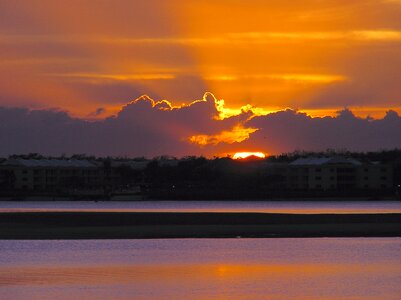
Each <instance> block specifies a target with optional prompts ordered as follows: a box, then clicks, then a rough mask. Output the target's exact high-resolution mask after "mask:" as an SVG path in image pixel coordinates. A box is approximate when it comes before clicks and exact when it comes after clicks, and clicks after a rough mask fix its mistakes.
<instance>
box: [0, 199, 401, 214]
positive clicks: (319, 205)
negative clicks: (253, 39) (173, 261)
mask: <svg viewBox="0 0 401 300" xmlns="http://www.w3.org/2000/svg"><path fill="white" fill-rule="evenodd" d="M13 211H16V212H21V211H126V212H129V211H132V212H143V211H153V212H155V211H164V212H173V211H174V212H272V213H303V214H305V213H401V201H345V200H342V201H336V200H330V201H301V200H298V201H121V202H118V201H99V202H94V201H19V202H17V201H0V212H13Z"/></svg>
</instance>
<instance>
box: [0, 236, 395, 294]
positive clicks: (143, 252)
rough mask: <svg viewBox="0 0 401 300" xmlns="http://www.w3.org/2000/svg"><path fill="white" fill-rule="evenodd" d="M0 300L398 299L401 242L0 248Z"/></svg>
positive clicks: (22, 244) (3, 244) (25, 244)
mask: <svg viewBox="0 0 401 300" xmlns="http://www.w3.org/2000/svg"><path fill="white" fill-rule="evenodd" d="M0 249H1V250H0V298H1V299H234V300H236V299H353V300H355V299H390V300H391V299H400V298H401V239H400V238H358V239H337V238H336V239H325V238H323V239H322V238H319V239H202V240H197V239H189V240H187V239H186V240H180V239H171V240H102V241H99V240H90V241H89V240H87V241H0Z"/></svg>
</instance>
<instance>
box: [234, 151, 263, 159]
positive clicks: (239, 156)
mask: <svg viewBox="0 0 401 300" xmlns="http://www.w3.org/2000/svg"><path fill="white" fill-rule="evenodd" d="M248 157H257V158H265V157H266V155H265V154H264V153H263V152H237V153H235V154H234V156H233V159H245V158H248Z"/></svg>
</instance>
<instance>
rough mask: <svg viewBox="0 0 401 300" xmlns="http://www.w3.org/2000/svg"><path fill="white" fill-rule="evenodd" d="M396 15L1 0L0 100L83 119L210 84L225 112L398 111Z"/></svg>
mask: <svg viewBox="0 0 401 300" xmlns="http://www.w3.org/2000/svg"><path fill="white" fill-rule="evenodd" d="M400 20H401V2H400V1H396V0H375V1H373V0H363V1H349V0H348V1H346V0H335V1H334V0H327V1H318V0H306V1H286V0H280V1H279V0H273V1H262V0H254V1H246V2H244V1H239V0H230V1H229V0H220V1H194V0H185V1H184V0H171V1H161V0H151V1H128V0H120V1H111V0H98V1H78V0H70V1H61V0H29V1H28V0H3V1H1V3H0V105H2V106H19V107H30V108H58V109H62V110H68V111H70V112H71V113H72V114H73V115H75V116H80V117H85V118H91V117H105V116H107V115H110V114H113V113H115V112H116V111H118V110H119V108H120V107H121V106H122V105H124V104H126V103H127V102H129V101H130V100H132V99H135V98H137V97H138V96H140V95H142V94H148V95H150V96H151V97H152V98H153V99H157V100H161V99H168V100H169V101H170V102H172V103H173V104H175V105H180V104H182V103H190V102H192V101H193V100H195V99H200V98H201V97H202V95H203V93H204V92H205V91H210V92H213V93H214V94H215V95H216V97H217V98H218V99H225V103H226V108H231V109H239V108H240V107H241V106H244V105H247V104H248V105H252V106H255V107H257V108H258V109H259V111H260V112H261V113H263V112H270V111H277V110H281V109H284V108H294V109H298V110H301V111H305V112H307V113H309V114H311V115H315V116H322V115H333V114H334V112H335V111H337V110H338V109H339V108H343V107H349V108H351V109H352V110H353V111H354V112H355V113H356V114H357V115H362V116H367V115H372V116H374V117H382V116H383V115H384V112H385V111H386V110H388V109H389V108H392V109H395V110H397V111H401V109H400V108H401V93H400V89H401V88H400V84H399V78H401V22H400ZM96 111H97V113H95V112H96Z"/></svg>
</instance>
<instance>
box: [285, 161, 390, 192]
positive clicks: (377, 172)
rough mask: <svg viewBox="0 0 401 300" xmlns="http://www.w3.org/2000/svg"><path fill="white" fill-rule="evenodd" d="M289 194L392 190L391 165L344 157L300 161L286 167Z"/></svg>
mask: <svg viewBox="0 0 401 300" xmlns="http://www.w3.org/2000/svg"><path fill="white" fill-rule="evenodd" d="M286 185H287V188H288V189H290V190H337V191H344V190H356V189H364V190H378V189H390V188H392V187H393V169H392V167H391V165H386V164H380V163H361V162H359V161H358V160H356V159H352V158H344V157H308V158H299V159H297V160H295V161H293V162H291V163H290V164H289V165H288V168H287V184H286Z"/></svg>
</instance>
